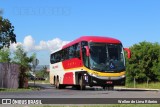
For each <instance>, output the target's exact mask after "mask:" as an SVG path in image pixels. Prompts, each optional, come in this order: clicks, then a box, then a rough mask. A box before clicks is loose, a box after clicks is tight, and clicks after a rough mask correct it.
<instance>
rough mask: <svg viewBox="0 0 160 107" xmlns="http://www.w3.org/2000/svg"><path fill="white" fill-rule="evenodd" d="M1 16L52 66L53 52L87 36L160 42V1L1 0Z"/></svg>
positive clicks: (129, 43)
mask: <svg viewBox="0 0 160 107" xmlns="http://www.w3.org/2000/svg"><path fill="white" fill-rule="evenodd" d="M0 15H1V16H2V17H3V18H7V19H9V20H10V22H11V23H12V25H13V26H14V27H15V31H14V33H15V34H16V39H17V44H22V45H23V47H24V49H25V50H26V51H27V52H28V53H29V54H32V53H33V52H35V53H36V54H37V58H38V59H39V61H40V65H49V56H50V53H51V51H54V50H56V49H58V48H60V47H61V46H62V45H65V44H66V43H68V42H70V41H72V40H74V39H76V38H78V37H80V36H84V35H85V36H86V35H88V36H108V37H113V38H116V39H119V40H120V41H121V42H122V43H123V46H124V47H130V46H132V45H134V44H137V43H139V42H142V41H148V42H153V43H154V42H158V43H160V39H159V36H160V0H14V1H13V0H0ZM17 44H13V45H12V46H11V48H15V46H16V45H17Z"/></svg>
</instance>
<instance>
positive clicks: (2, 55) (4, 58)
mask: <svg viewBox="0 0 160 107" xmlns="http://www.w3.org/2000/svg"><path fill="white" fill-rule="evenodd" d="M10 60H11V58H10V50H9V49H8V48H3V49H1V50H0V62H10Z"/></svg>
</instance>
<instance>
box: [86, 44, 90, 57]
mask: <svg viewBox="0 0 160 107" xmlns="http://www.w3.org/2000/svg"><path fill="white" fill-rule="evenodd" d="M85 49H86V56H90V52H89V47H88V46H85Z"/></svg>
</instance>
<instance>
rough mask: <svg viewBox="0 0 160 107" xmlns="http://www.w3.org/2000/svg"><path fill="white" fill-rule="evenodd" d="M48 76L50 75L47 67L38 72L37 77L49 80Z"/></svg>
mask: <svg viewBox="0 0 160 107" xmlns="http://www.w3.org/2000/svg"><path fill="white" fill-rule="evenodd" d="M48 76H49V73H48V72H47V67H46V66H44V67H43V68H42V69H41V70H40V71H37V72H36V77H37V78H43V79H45V78H48Z"/></svg>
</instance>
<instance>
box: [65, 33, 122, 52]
mask: <svg viewBox="0 0 160 107" xmlns="http://www.w3.org/2000/svg"><path fill="white" fill-rule="evenodd" d="M81 41H88V42H102V43H121V41H119V40H118V39H115V38H111V37H102V36H81V37H80V38H78V39H76V40H74V41H72V42H70V43H68V44H66V45H64V46H63V47H62V49H64V48H67V47H69V46H72V45H74V44H76V43H78V42H81Z"/></svg>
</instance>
